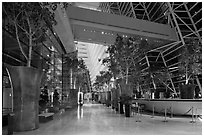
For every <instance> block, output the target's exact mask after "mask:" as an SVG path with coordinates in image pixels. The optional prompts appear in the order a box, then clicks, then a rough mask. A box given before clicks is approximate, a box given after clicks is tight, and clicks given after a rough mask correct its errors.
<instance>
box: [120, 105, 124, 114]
mask: <svg viewBox="0 0 204 137" xmlns="http://www.w3.org/2000/svg"><path fill="white" fill-rule="evenodd" d="M119 111H120V114H124V111H123V103H122V102H119Z"/></svg>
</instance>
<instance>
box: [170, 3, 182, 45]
mask: <svg viewBox="0 0 204 137" xmlns="http://www.w3.org/2000/svg"><path fill="white" fill-rule="evenodd" d="M167 5H168V7H169V11H170V13H171V15H172V17H173V20H174V22H175V24H176V28H177V31H178V33H179V36H180V39H181V42H182V43H183V45H185V41H184V39H183V36H182V34H181V30H180V28H179V25H178V22H177V20H176V17H175V15H174V12H173V9H172V7H171V4H170V2H167Z"/></svg>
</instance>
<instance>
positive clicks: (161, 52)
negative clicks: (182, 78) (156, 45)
mask: <svg viewBox="0 0 204 137" xmlns="http://www.w3.org/2000/svg"><path fill="white" fill-rule="evenodd" d="M161 57H162V60H163V62H164V65H165V67H167V69H168V75H169V79H170V81H171V84H172V87H173V90H174V93H175V94H176V95H177V93H176V89H175V86H174V83H173V81H172V79H171V76H170V74H169V67H168V66H167V64H166V61H165V59H164V56H163V53H162V52H161Z"/></svg>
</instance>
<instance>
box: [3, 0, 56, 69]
mask: <svg viewBox="0 0 204 137" xmlns="http://www.w3.org/2000/svg"><path fill="white" fill-rule="evenodd" d="M56 8H57V3H40V2H4V3H3V4H2V10H3V19H4V24H5V27H6V29H7V30H8V31H10V32H11V33H14V34H15V37H16V39H17V42H18V45H19V48H20V51H21V52H22V54H23V56H24V57H25V59H26V60H27V66H29V67H30V65H31V59H32V49H33V46H36V45H38V43H39V42H42V41H45V40H46V36H45V33H46V32H47V30H48V27H52V25H56V23H57V21H56V20H55V16H54V10H56ZM22 41H23V42H25V43H26V44H27V45H28V47H29V48H28V50H26V49H25V48H23V47H22Z"/></svg>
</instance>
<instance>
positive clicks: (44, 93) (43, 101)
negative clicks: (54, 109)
mask: <svg viewBox="0 0 204 137" xmlns="http://www.w3.org/2000/svg"><path fill="white" fill-rule="evenodd" d="M52 103H53V106H58V105H59V93H58V92H57V90H56V89H55V90H54V94H53V102H52V99H51V95H50V97H49V95H48V87H47V86H45V87H44V88H43V89H42V90H41V93H40V100H39V105H40V107H41V108H45V107H46V106H48V105H49V104H52Z"/></svg>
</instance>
